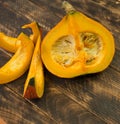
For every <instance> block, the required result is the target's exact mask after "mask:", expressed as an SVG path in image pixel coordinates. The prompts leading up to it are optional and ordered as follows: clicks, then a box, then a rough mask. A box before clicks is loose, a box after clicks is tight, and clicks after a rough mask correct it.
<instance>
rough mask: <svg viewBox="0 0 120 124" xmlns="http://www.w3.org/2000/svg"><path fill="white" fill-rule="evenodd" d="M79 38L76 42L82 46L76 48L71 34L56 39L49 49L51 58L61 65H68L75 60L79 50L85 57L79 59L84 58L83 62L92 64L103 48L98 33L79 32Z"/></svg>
mask: <svg viewBox="0 0 120 124" xmlns="http://www.w3.org/2000/svg"><path fill="white" fill-rule="evenodd" d="M79 38H80V39H79V43H77V44H82V46H83V47H81V48H80V49H77V47H76V46H77V45H76V41H75V38H74V36H73V35H67V36H63V37H61V38H59V39H58V40H56V41H55V42H54V44H53V45H52V49H51V57H52V59H53V60H54V61H55V62H56V63H58V64H60V65H61V66H65V67H68V66H71V65H72V64H74V63H75V62H77V61H76V60H78V56H79V53H80V51H84V53H85V54H84V55H85V57H81V58H79V59H83V58H84V59H85V61H83V62H85V64H92V63H93V61H94V60H95V59H96V57H98V56H99V53H100V51H101V50H102V48H103V45H102V40H101V38H100V36H99V35H97V34H95V33H92V32H81V33H79ZM77 42H78V41H77ZM80 61H81V60H80Z"/></svg>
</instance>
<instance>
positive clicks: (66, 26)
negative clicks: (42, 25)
mask: <svg viewBox="0 0 120 124" xmlns="http://www.w3.org/2000/svg"><path fill="white" fill-rule="evenodd" d="M63 6H64V8H65V10H66V12H67V14H66V16H64V17H63V19H62V20H61V21H60V22H59V23H58V24H57V25H56V26H55V27H54V28H53V29H51V30H50V31H49V32H48V34H47V35H46V36H45V38H44V39H43V42H42V45H41V57H42V61H43V63H44V65H45V66H46V68H47V69H48V70H49V71H50V72H51V73H53V74H54V75H56V76H58V77H63V78H72V77H76V76H79V75H83V74H89V73H96V72H100V71H103V70H104V69H106V68H107V67H108V65H109V64H110V63H111V61H112V59H113V56H114V52H115V45H114V39H113V36H112V34H111V33H110V32H109V31H108V30H107V29H106V28H105V27H104V26H103V25H101V24H100V23H98V22H96V21H94V20H93V19H90V18H88V17H87V16H85V15H84V14H82V13H80V12H78V11H76V10H75V9H74V8H73V6H72V5H70V4H69V3H68V2H66V1H64V2H63Z"/></svg>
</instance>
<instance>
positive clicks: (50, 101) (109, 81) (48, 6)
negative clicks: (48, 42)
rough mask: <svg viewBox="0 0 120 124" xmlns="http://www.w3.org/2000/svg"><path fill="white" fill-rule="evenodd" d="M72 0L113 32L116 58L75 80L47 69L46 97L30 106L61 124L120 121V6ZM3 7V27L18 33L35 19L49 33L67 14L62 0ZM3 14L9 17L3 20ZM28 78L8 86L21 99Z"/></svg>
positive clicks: (35, 0) (11, 3)
mask: <svg viewBox="0 0 120 124" xmlns="http://www.w3.org/2000/svg"><path fill="white" fill-rule="evenodd" d="M70 2H71V3H72V4H73V5H74V6H75V7H76V8H77V9H78V10H80V11H81V12H83V13H84V14H86V15H88V16H89V17H91V18H93V19H95V20H97V21H99V22H101V23H102V24H104V25H105V26H106V27H107V28H108V29H109V30H111V31H112V33H113V35H114V36H115V42H116V54H115V57H114V60H113V62H112V63H111V65H110V67H109V68H108V69H106V70H105V71H104V72H101V73H98V74H93V75H88V76H80V77H77V78H74V79H60V78H58V77H56V76H54V75H52V74H50V73H49V72H48V71H46V70H45V79H46V84H45V93H44V96H43V98H42V99H36V100H32V101H29V102H30V105H31V104H32V105H33V106H37V107H38V108H39V109H40V110H42V112H43V113H42V114H44V113H47V115H48V117H52V118H53V120H54V122H56V121H58V123H69V124H70V123H72V124H73V123H75V124H76V123H78V122H81V123H83V124H84V123H89V124H90V123H91V124H93V123H101V124H104V123H105V122H106V123H111V124H112V123H114V124H117V123H120V119H119V116H120V114H119V113H120V111H119V110H120V106H119V104H120V95H119V94H120V91H119V80H120V78H119V77H120V66H119V63H120V59H119V57H120V54H119V51H120V47H119V44H120V41H119V39H120V35H119V27H120V25H119V21H120V20H119V17H120V15H119V13H117V10H118V9H117V8H116V9H115V11H112V10H111V9H110V6H109V8H106V7H105V6H106V5H108V4H107V1H105V0H104V3H105V6H103V5H101V4H100V3H99V2H98V1H97V0H95V1H89V0H81V1H77V0H75V1H70ZM96 8H97V9H96ZM2 10H4V14H3V13H0V18H1V19H0V29H2V31H5V32H7V33H8V34H12V35H14V36H16V35H17V34H18V33H19V32H20V31H21V29H20V27H19V26H20V25H23V24H24V23H27V22H30V21H34V20H35V21H37V22H39V24H40V26H41V27H42V28H43V32H44V34H45V33H47V31H49V30H50V29H51V28H52V27H53V26H54V25H55V24H57V22H58V21H59V20H60V19H61V18H62V17H63V15H64V14H65V13H64V11H63V10H62V9H61V1H57V0H53V1H52V2H51V1H47V0H46V1H42V0H30V1H28V0H25V1H24V0H20V1H19V0H13V1H9V0H6V1H2V2H1V3H0V11H2ZM3 17H4V18H5V17H6V18H5V19H4V20H2V19H3ZM10 17H12V18H10ZM8 18H9V20H10V21H9V22H8ZM101 18H102V19H101ZM11 23H12V24H11ZM13 25H14V26H13ZM8 58H9V57H8ZM8 58H7V56H6V55H5V56H4V61H2V62H3V63H4V62H5V59H6V60H8ZM0 62H1V61H0ZM3 63H0V64H1V65H2V64H3ZM25 79H26V74H25V75H23V76H22V77H21V78H19V79H17V80H16V81H13V82H11V83H10V84H7V85H6V86H7V87H8V88H7V89H9V88H10V89H12V90H13V93H14V94H15V93H16V94H17V95H15V96H18V97H19V98H18V99H20V100H23V98H21V95H22V92H23V84H24V81H25ZM3 89H4V90H3V92H5V91H6V87H5V88H3ZM10 92H11V90H10ZM11 93H12V92H11ZM11 93H10V94H11ZM24 102H26V101H24ZM3 103H4V102H3ZM3 103H2V104H3ZM22 104H23V103H22ZM28 109H29V108H28ZM14 111H15V109H14ZM19 111H20V110H19ZM32 111H34V109H33V110H32ZM36 112H37V111H36ZM11 116H13V115H11ZM19 116H21V115H19ZM23 118H24V117H23ZM20 120H21V119H20ZM42 120H44V119H42ZM53 120H52V121H53ZM103 120H104V121H103Z"/></svg>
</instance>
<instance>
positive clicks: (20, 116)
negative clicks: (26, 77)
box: [0, 85, 57, 124]
mask: <svg viewBox="0 0 120 124" xmlns="http://www.w3.org/2000/svg"><path fill="white" fill-rule="evenodd" d="M0 118H3V120H5V122H6V123H7V124H16V123H17V124H50V123H53V124H57V122H56V121H54V120H53V119H52V118H51V117H49V116H48V115H47V113H45V112H44V111H42V110H41V109H40V108H37V107H35V106H33V105H32V104H31V103H30V102H29V101H26V100H25V99H23V98H22V97H21V96H19V95H17V94H15V93H14V91H12V90H11V89H9V88H7V87H5V86H4V85H1V86H0Z"/></svg>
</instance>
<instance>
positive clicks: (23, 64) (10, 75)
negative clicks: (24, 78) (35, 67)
mask: <svg viewBox="0 0 120 124" xmlns="http://www.w3.org/2000/svg"><path fill="white" fill-rule="evenodd" d="M17 39H18V40H19V41H20V42H21V43H20V46H19V47H18V49H17V51H16V52H15V54H14V55H13V57H12V58H11V59H10V60H9V61H8V62H7V63H6V64H5V65H4V66H2V67H1V68H0V84H5V83H8V82H10V81H13V80H15V79H17V78H19V77H20V76H21V75H23V74H24V73H25V72H26V70H27V69H28V67H29V64H30V61H31V58H32V54H33V49H34V45H33V42H32V41H31V40H30V39H29V37H27V36H26V35H25V34H23V33H21V34H20V35H19V36H18V38H17Z"/></svg>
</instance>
